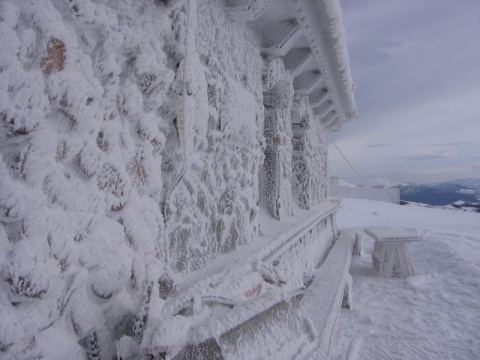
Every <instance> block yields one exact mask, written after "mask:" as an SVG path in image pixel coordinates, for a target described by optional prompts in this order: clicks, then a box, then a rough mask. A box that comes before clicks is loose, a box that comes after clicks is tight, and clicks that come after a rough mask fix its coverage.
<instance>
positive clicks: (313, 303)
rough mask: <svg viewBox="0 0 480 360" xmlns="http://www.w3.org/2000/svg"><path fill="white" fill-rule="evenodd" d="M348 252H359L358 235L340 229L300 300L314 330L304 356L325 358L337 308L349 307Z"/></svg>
mask: <svg viewBox="0 0 480 360" xmlns="http://www.w3.org/2000/svg"><path fill="white" fill-rule="evenodd" d="M352 254H354V255H356V256H359V255H360V236H359V235H358V234H356V233H353V232H342V233H341V234H340V236H339V237H338V239H337V241H336V242H335V245H334V246H333V247H332V249H331V250H330V252H329V253H328V257H327V259H326V260H325V262H324V263H323V264H322V266H320V267H319V268H318V270H317V272H316V273H315V277H314V279H313V282H312V284H311V285H310V286H309V288H308V291H307V292H306V294H305V296H304V298H303V299H302V301H301V303H300V310H301V311H302V313H303V314H304V315H305V316H307V317H308V318H310V320H311V322H312V326H313V327H314V329H315V331H316V336H315V337H316V346H315V348H313V349H311V352H310V353H309V354H305V355H308V356H305V358H309V359H327V357H328V353H329V350H330V344H331V341H332V337H333V332H334V330H335V326H336V323H337V319H338V316H339V313H340V309H341V307H344V308H347V309H351V285H352V277H351V276H350V274H349V268H350V263H351V260H352Z"/></svg>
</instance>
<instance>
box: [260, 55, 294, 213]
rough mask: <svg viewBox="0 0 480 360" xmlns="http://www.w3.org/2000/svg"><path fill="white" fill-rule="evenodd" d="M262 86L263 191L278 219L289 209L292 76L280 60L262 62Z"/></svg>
mask: <svg viewBox="0 0 480 360" xmlns="http://www.w3.org/2000/svg"><path fill="white" fill-rule="evenodd" d="M272 84H273V85H272ZM264 90H265V91H264V93H263V103H264V106H265V123H264V124H265V125H264V136H265V140H266V148H265V161H264V169H263V171H264V176H263V190H264V191H263V195H264V201H265V205H266V207H267V209H268V211H269V213H270V215H272V217H273V218H275V219H277V220H280V218H282V217H283V216H288V215H290V214H291V211H292V204H291V198H292V196H291V176H292V163H291V159H292V157H291V154H292V141H291V140H292V130H291V122H290V115H291V114H290V109H291V103H292V97H293V86H292V78H291V76H290V75H289V74H288V73H286V72H285V69H284V67H283V62H282V61H281V60H280V61H278V60H272V61H267V62H266V65H265V71H264Z"/></svg>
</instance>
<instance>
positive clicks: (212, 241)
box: [167, 0, 264, 271]
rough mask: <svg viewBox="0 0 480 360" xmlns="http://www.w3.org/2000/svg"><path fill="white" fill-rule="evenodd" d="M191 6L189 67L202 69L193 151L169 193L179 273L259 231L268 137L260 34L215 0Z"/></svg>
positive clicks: (171, 242) (171, 241) (172, 257)
mask: <svg viewBox="0 0 480 360" xmlns="http://www.w3.org/2000/svg"><path fill="white" fill-rule="evenodd" d="M190 10H191V11H192V12H194V14H190V17H188V16H187V17H186V25H185V26H186V30H185V31H186V32H187V37H188V36H189V35H188V32H191V36H192V37H193V38H194V40H195V42H194V44H192V46H191V47H190V49H189V51H190V52H189V53H187V57H186V59H185V62H186V64H185V65H186V66H187V70H186V71H188V67H189V66H192V67H193V69H194V70H193V71H194V72H195V73H196V74H200V75H198V76H196V78H195V79H194V80H193V81H192V84H191V86H192V87H193V88H194V90H193V91H196V94H194V97H195V100H194V102H195V107H196V110H195V111H194V112H193V113H192V114H191V118H190V120H189V121H191V122H192V123H191V124H192V126H193V127H194V128H195V133H194V135H193V136H194V149H193V153H192V154H190V155H189V156H187V158H185V159H184V160H182V161H184V162H185V163H186V164H185V166H186V169H185V170H184V172H183V173H182V174H181V179H180V181H179V182H178V184H177V185H176V186H174V188H173V190H172V192H171V194H169V197H168V199H167V206H168V209H167V212H168V217H167V231H168V248H169V262H170V263H171V264H172V266H173V267H174V268H175V269H177V270H179V271H190V270H193V269H195V268H198V267H201V266H204V265H205V264H206V263H207V262H208V261H209V260H210V259H212V258H213V257H214V256H215V255H216V254H218V253H225V252H228V251H231V250H233V249H235V248H236V247H237V246H238V245H241V244H244V243H247V242H250V241H252V240H253V238H254V236H255V235H257V234H258V233H259V220H258V214H259V211H258V210H259V204H258V201H259V184H258V173H259V168H260V167H261V165H262V163H263V149H262V146H263V145H262V144H263V142H264V141H263V132H262V129H263V118H264V115H263V105H262V82H261V81H262V80H261V78H262V77H261V74H262V67H263V61H262V58H261V57H260V52H259V49H258V46H257V45H256V42H255V38H254V34H253V33H251V32H250V31H248V30H247V28H246V27H245V25H238V24H235V23H233V22H232V21H231V20H229V19H228V18H227V17H226V15H225V13H224V11H223V10H222V8H221V7H219V6H218V2H217V1H215V0H208V1H199V2H198V7H196V6H195V7H192V9H190ZM189 62H190V64H189ZM182 106H184V105H182ZM187 106H188V105H187Z"/></svg>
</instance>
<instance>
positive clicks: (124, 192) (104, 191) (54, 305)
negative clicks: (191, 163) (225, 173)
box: [0, 0, 181, 359]
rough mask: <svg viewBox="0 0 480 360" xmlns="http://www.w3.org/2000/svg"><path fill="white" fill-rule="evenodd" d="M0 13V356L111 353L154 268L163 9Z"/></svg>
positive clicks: (167, 72)
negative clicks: (54, 341) (0, 354)
mask: <svg viewBox="0 0 480 360" xmlns="http://www.w3.org/2000/svg"><path fill="white" fill-rule="evenodd" d="M0 15H1V16H0V34H1V35H0V36H1V43H2V52H1V55H0V92H1V96H0V209H1V210H0V258H1V263H2V270H1V279H0V283H1V285H0V313H1V314H0V317H1V319H2V320H1V321H0V352H6V354H7V357H8V356H19V357H20V358H48V359H54V358H59V359H60V358H82V357H83V355H82V354H85V353H86V352H87V351H89V353H90V354H91V355H92V356H93V355H95V353H96V350H95V346H96V345H95V344H97V345H98V344H100V345H101V346H100V348H101V351H102V352H103V353H102V354H101V355H102V357H104V358H111V357H112V356H113V355H114V354H115V352H116V350H115V341H114V340H115V339H117V338H118V337H120V336H121V335H122V334H124V333H125V332H129V331H131V329H132V322H133V317H134V315H135V313H136V311H137V308H138V306H139V303H140V298H141V293H142V288H143V284H144V283H145V280H146V279H150V278H151V277H152V276H159V275H158V274H160V273H161V272H162V268H163V267H164V236H165V230H164V220H163V215H162V211H163V209H162V206H161V204H162V201H163V200H162V199H163V197H164V194H163V192H164V190H163V184H162V179H166V180H167V181H168V177H167V176H162V173H161V169H162V153H166V152H167V151H166V150H165V144H166V140H167V138H166V137H167V136H168V134H169V133H170V129H171V128H173V127H174V126H173V123H172V121H173V119H174V117H175V116H174V113H175V102H174V98H173V96H172V92H171V87H172V83H173V80H174V76H175V73H174V70H175V69H176V65H177V63H178V61H179V58H180V57H181V54H179V53H178V49H177V45H176V41H175V38H174V34H173V33H172V30H171V28H170V23H171V21H170V20H169V18H168V15H169V10H167V9H166V8H165V6H164V5H163V4H162V3H158V2H157V3H154V2H151V1H136V2H134V3H130V2H128V3H117V2H115V7H114V8H112V7H109V6H108V5H107V4H106V2H105V1H97V2H93V1H88V0H72V1H54V0H52V1H42V2H37V1H22V2H15V1H7V2H2V4H1V5H0ZM163 167H164V166H163ZM153 274H155V275H153ZM52 336H53V337H54V338H55V339H56V341H57V343H56V345H55V346H52V344H51V343H49V342H48V341H47V342H45V341H46V340H45V339H49V338H52ZM82 339H84V340H82ZM80 340H82V341H80ZM87 340H88V341H87ZM59 344H62V346H60V345H59Z"/></svg>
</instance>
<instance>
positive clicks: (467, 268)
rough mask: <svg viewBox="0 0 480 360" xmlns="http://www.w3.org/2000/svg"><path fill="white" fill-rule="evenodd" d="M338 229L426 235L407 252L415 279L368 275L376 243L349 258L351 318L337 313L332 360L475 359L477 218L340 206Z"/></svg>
mask: <svg viewBox="0 0 480 360" xmlns="http://www.w3.org/2000/svg"><path fill="white" fill-rule="evenodd" d="M338 223H339V226H340V227H341V228H355V229H357V231H360V232H361V231H362V229H363V227H364V226H392V227H405V228H412V229H417V230H419V231H422V232H424V236H423V240H422V241H416V242H412V243H410V244H409V245H408V247H409V250H410V255H411V257H412V261H413V266H414V268H415V275H414V276H411V277H408V278H406V279H404V280H403V279H385V278H381V277H378V276H375V275H374V274H373V268H372V258H371V252H372V250H373V243H374V240H373V239H371V238H370V237H368V236H367V235H365V234H363V235H362V247H363V249H362V256H361V257H354V259H353V261H352V266H351V269H350V272H351V274H352V277H353V297H354V299H353V310H342V313H341V315H340V318H339V322H338V324H337V331H336V337H335V341H334V343H333V345H332V351H331V358H332V359H345V358H348V359H476V358H478V354H479V353H480V340H479V337H478V334H479V333H480V307H479V304H478V299H479V298H480V280H479V279H480V235H479V234H480V215H479V214H475V213H466V212H461V211H450V210H441V209H430V208H423V207H419V206H410V205H406V206H399V205H394V204H388V203H384V202H374V201H369V200H358V199H344V200H342V205H341V209H340V211H339V214H338Z"/></svg>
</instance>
